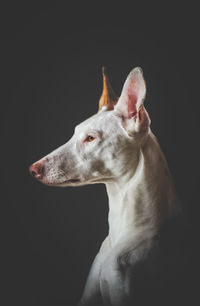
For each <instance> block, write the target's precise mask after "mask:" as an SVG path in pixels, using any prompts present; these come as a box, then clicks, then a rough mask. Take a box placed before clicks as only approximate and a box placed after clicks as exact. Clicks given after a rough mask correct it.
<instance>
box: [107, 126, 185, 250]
mask: <svg viewBox="0 0 200 306" xmlns="http://www.w3.org/2000/svg"><path fill="white" fill-rule="evenodd" d="M106 188H107V193H108V198H109V218H108V221H109V237H110V241H111V245H112V246H114V245H116V244H117V243H119V242H120V241H121V239H122V240H124V239H126V238H131V239H132V238H133V239H137V238H138V237H141V235H142V237H143V238H144V237H150V236H154V235H155V234H157V233H158V232H159V229H160V226H161V225H162V223H163V222H164V221H165V220H166V219H167V218H169V217H171V216H173V215H175V214H176V213H177V212H178V210H179V207H178V201H177V196H176V191H175V188H174V185H173V182H172V179H171V175H170V172H169V169H168V166H167V162H166V160H165V157H164V155H163V153H162V151H161V149H160V146H159V144H158V143H157V141H156V139H155V136H154V135H153V134H152V133H151V132H150V133H149V135H148V136H147V138H146V140H145V141H144V143H143V145H142V146H141V149H140V150H138V156H137V166H136V169H131V167H130V171H129V172H128V173H126V175H124V176H122V177H120V178H119V179H116V180H115V181H114V182H109V183H107V184H106Z"/></svg>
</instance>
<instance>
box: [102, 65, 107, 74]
mask: <svg viewBox="0 0 200 306" xmlns="http://www.w3.org/2000/svg"><path fill="white" fill-rule="evenodd" d="M106 72H107V69H106V67H105V66H102V74H103V75H104V74H106Z"/></svg>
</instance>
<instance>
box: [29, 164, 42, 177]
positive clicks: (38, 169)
mask: <svg viewBox="0 0 200 306" xmlns="http://www.w3.org/2000/svg"><path fill="white" fill-rule="evenodd" d="M43 169H44V166H43V164H42V163H40V162H36V163H34V164H32V165H31V166H30V167H29V172H30V174H31V175H32V176H33V177H35V178H36V179H41V178H42V177H43V172H44V171H43Z"/></svg>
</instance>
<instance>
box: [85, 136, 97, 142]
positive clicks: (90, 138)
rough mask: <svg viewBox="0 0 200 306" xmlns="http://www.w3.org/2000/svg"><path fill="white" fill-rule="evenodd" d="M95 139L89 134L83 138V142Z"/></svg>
mask: <svg viewBox="0 0 200 306" xmlns="http://www.w3.org/2000/svg"><path fill="white" fill-rule="evenodd" d="M93 140H95V137H94V136H91V135H88V136H87V137H86V138H85V142H91V141H93Z"/></svg>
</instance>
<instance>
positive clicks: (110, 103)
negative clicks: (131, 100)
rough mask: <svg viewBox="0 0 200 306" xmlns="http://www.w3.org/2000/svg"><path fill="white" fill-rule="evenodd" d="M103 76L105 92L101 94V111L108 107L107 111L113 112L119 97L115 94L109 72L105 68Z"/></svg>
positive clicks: (103, 68)
mask: <svg viewBox="0 0 200 306" xmlns="http://www.w3.org/2000/svg"><path fill="white" fill-rule="evenodd" d="M102 74H103V91H102V94H101V98H100V100H99V110H101V109H102V107H104V106H105V107H106V110H113V109H114V106H115V104H116V103H117V100H118V97H117V96H116V94H115V92H114V91H113V89H112V87H111V84H110V81H109V78H108V75H107V71H106V68H105V67H102Z"/></svg>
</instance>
